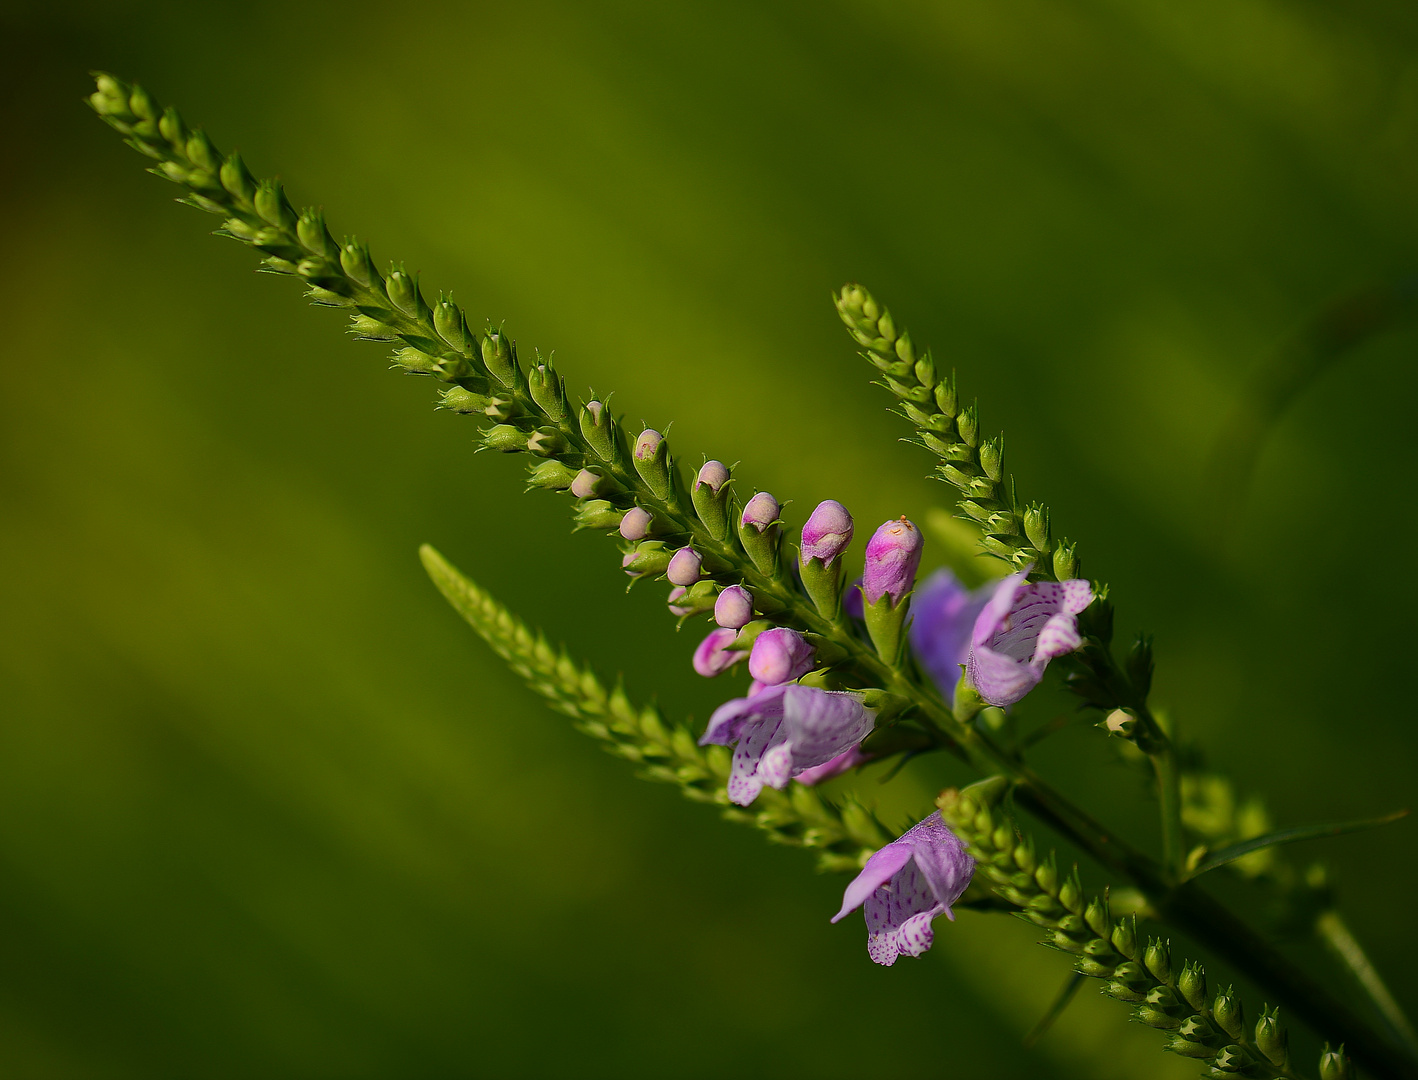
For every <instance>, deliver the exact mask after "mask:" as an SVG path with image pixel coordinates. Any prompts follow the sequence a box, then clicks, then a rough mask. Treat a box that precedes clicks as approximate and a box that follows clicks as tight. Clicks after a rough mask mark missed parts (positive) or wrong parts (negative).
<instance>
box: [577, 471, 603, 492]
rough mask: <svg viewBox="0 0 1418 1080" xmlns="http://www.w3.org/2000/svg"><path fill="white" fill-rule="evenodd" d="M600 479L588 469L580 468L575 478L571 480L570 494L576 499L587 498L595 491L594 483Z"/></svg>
mask: <svg viewBox="0 0 1418 1080" xmlns="http://www.w3.org/2000/svg"><path fill="white" fill-rule="evenodd" d="M600 479H601V478H600V477H599V476H597V475H596V474H595V473H593V472H592V471H591V470H590V469H582V470H581V471H580V472H579V473H577V474H576V479H575V480H573V481H571V494H573V495H575V496H576V497H577V498H578V499H589V498H590V497H591V496H592V495H594V494H595V493H596V485H597V484H598V483H599V482H600Z"/></svg>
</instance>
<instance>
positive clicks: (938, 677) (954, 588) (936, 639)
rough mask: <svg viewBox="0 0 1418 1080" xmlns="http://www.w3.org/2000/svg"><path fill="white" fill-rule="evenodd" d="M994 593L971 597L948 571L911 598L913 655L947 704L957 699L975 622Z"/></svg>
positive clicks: (938, 573)
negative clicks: (957, 686)
mask: <svg viewBox="0 0 1418 1080" xmlns="http://www.w3.org/2000/svg"><path fill="white" fill-rule="evenodd" d="M992 591H993V589H992V588H990V587H987V588H984V589H981V590H979V591H978V592H973V593H972V592H971V591H970V590H969V589H967V588H965V586H964V585H962V584H960V582H959V581H957V580H956V577H955V575H954V574H952V573H951V572H950V571H949V570H945V569H941V570H937V571H936V572H935V573H934V574H932V575H931V576H930V577H928V578H926V580H925V581H924V582H922V583H921V586H920V587H919V588H918V589H917V590H916V595H915V596H914V597H913V598H912V601H911V612H912V615H913V616H914V618H913V619H912V622H911V628H910V631H909V634H910V638H911V651H912V652H914V653H915V654H916V659H917V660H918V661H919V662H920V665H921V668H922V670H924V671H925V673H926V674H927V675H929V676H930V678H931V681H932V682H933V683H935V684H936V686H938V687H940V692H941V693H942V694H944V695H945V700H946V701H952V700H954V698H955V684H956V683H958V682H959V681H960V667H961V665H962V664H964V663H965V661H966V659H967V658H968V657H969V655H970V634H971V631H972V630H973V629H974V626H975V619H976V618H977V617H978V616H979V614H980V611H981V609H982V608H984V606H985V604H986V603H987V602H988V601H989V599H990V594H991V592H992Z"/></svg>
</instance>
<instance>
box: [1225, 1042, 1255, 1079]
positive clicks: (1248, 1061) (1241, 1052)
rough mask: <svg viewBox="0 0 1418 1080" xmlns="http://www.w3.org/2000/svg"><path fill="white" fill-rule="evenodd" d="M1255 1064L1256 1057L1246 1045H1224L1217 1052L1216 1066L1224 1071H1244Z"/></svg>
mask: <svg viewBox="0 0 1418 1080" xmlns="http://www.w3.org/2000/svg"><path fill="white" fill-rule="evenodd" d="M1253 1064H1255V1058H1254V1057H1252V1056H1251V1053H1250V1051H1249V1050H1247V1049H1246V1048H1245V1047H1244V1046H1223V1047H1222V1048H1221V1049H1220V1050H1218V1051H1217V1052H1216V1068H1217V1070H1218V1071H1219V1072H1222V1073H1240V1072H1244V1071H1245V1070H1246V1069H1248V1068H1249V1067H1250V1066H1251V1065H1253Z"/></svg>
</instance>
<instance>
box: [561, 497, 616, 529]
mask: <svg viewBox="0 0 1418 1080" xmlns="http://www.w3.org/2000/svg"><path fill="white" fill-rule="evenodd" d="M620 521H621V512H620V511H619V510H617V509H616V508H615V507H614V506H612V505H611V504H610V503H608V502H606V500H605V499H588V500H586V501H584V502H582V503H579V504H578V505H577V507H576V513H575V524H574V525H573V526H572V531H573V532H575V531H578V530H580V529H614V528H617V527H618V526H619V525H620Z"/></svg>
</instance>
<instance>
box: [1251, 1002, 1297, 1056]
mask: <svg viewBox="0 0 1418 1080" xmlns="http://www.w3.org/2000/svg"><path fill="white" fill-rule="evenodd" d="M1279 1017H1280V1010H1279V1009H1278V1008H1276V1009H1273V1010H1271V1011H1270V1012H1262V1015H1261V1018H1260V1019H1259V1020H1257V1021H1256V1048H1257V1049H1258V1050H1259V1051H1260V1052H1261V1053H1262V1054H1264V1055H1265V1056H1266V1057H1268V1058H1269V1059H1270V1062H1271V1064H1272V1065H1279V1066H1282V1067H1283V1066H1284V1065H1285V1062H1286V1060H1287V1059H1288V1058H1289V1056H1290V1036H1289V1033H1288V1032H1287V1031H1286V1030H1285V1028H1284V1027H1283V1026H1282V1025H1281V1023H1280V1018H1279Z"/></svg>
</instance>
